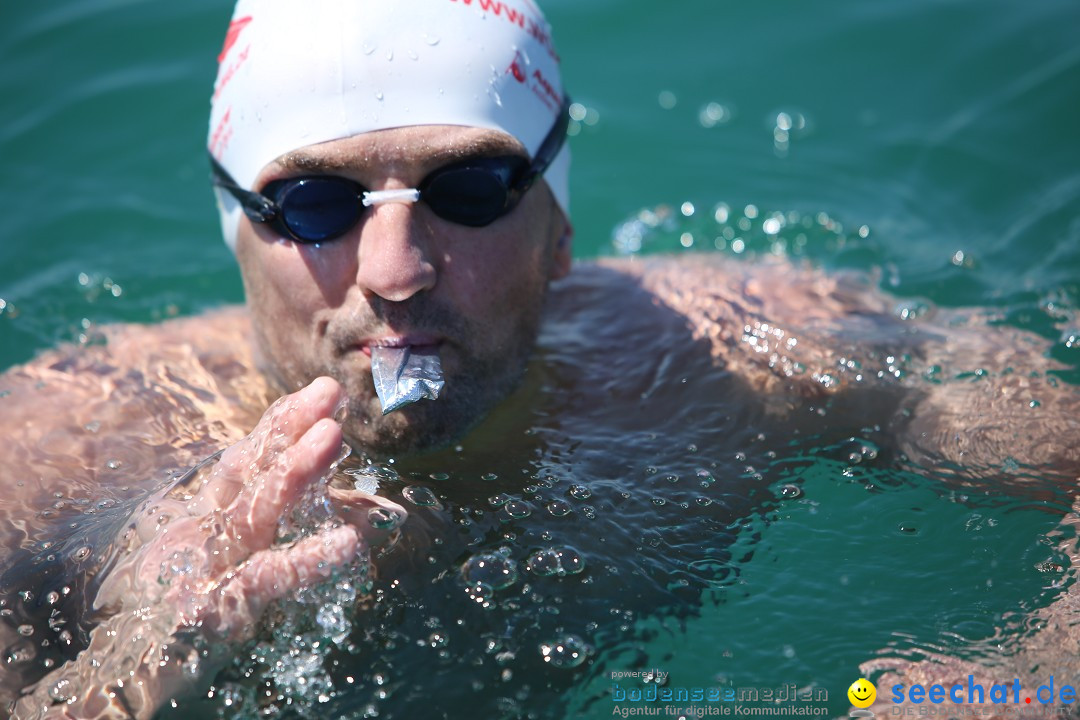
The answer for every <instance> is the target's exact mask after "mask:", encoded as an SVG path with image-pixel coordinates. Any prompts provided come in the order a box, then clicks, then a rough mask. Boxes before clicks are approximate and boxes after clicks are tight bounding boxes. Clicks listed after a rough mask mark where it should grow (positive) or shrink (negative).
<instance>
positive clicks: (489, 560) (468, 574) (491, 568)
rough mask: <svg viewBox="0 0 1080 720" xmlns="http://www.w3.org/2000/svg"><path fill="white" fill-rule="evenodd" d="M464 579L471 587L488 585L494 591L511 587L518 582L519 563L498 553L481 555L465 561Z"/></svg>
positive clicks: (462, 569) (463, 567) (463, 568)
mask: <svg viewBox="0 0 1080 720" xmlns="http://www.w3.org/2000/svg"><path fill="white" fill-rule="evenodd" d="M461 574H462V577H464V578H465V582H466V583H468V584H469V586H470V587H473V586H476V585H480V584H482V585H486V586H488V587H490V588H492V589H494V590H502V589H503V588H507V587H510V586H511V585H513V584H514V583H515V582H516V581H517V577H518V571H517V563H515V562H514V561H513V560H511V559H510V558H508V557H506V556H504V555H500V554H498V553H480V554H478V555H473V556H472V557H471V558H469V559H468V560H466V561H465V564H464V565H463V566H462V568H461Z"/></svg>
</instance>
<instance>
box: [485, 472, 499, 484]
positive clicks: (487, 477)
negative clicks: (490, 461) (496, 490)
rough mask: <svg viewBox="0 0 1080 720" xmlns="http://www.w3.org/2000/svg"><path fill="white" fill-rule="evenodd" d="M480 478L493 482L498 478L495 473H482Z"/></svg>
mask: <svg viewBox="0 0 1080 720" xmlns="http://www.w3.org/2000/svg"><path fill="white" fill-rule="evenodd" d="M480 479H481V480H483V481H484V482H495V481H496V480H498V479H499V476H498V475H496V474H495V473H484V474H483V475H481V476H480Z"/></svg>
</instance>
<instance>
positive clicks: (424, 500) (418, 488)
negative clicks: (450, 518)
mask: <svg viewBox="0 0 1080 720" xmlns="http://www.w3.org/2000/svg"><path fill="white" fill-rule="evenodd" d="M401 495H402V497H404V498H405V499H406V500H408V501H409V502H411V503H412V504H413V505H419V506H420V507H441V505H440V503H439V499H438V498H437V497H435V493H433V492H432V491H431V489H430V488H426V487H424V486H423V485H410V486H408V487H406V488H404V489H402V491H401Z"/></svg>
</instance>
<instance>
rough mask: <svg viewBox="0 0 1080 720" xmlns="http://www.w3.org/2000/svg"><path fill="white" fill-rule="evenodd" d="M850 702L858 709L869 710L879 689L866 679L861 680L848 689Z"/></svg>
mask: <svg viewBox="0 0 1080 720" xmlns="http://www.w3.org/2000/svg"><path fill="white" fill-rule="evenodd" d="M847 697H848V700H850V701H851V704H852V705H854V706H855V707H857V708H868V707H870V706H871V705H873V704H874V699H875V698H876V697H877V688H876V687H874V684H873V683H872V682H870V681H869V680H867V679H866V678H859V679H858V680H856V681H855V682H853V683H851V687H849V688H848V689H847Z"/></svg>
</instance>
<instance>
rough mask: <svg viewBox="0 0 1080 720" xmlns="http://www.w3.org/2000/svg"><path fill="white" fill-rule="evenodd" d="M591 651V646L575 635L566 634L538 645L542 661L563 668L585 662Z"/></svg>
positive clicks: (573, 666)
mask: <svg viewBox="0 0 1080 720" xmlns="http://www.w3.org/2000/svg"><path fill="white" fill-rule="evenodd" d="M591 653H592V648H591V647H589V645H588V643H586V642H585V641H584V640H582V639H581V638H580V637H578V636H577V635H566V636H564V637H561V638H559V639H558V640H553V641H552V642H548V643H543V644H541V645H540V654H541V655H542V656H543V658H544V662H546V663H550V664H551V665H552V666H553V667H557V668H563V669H570V668H576V667H577V666H578V665H580V664H581V663H583V662H585V660H586V659H587V658H588V657H589V655H590V654H591Z"/></svg>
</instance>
